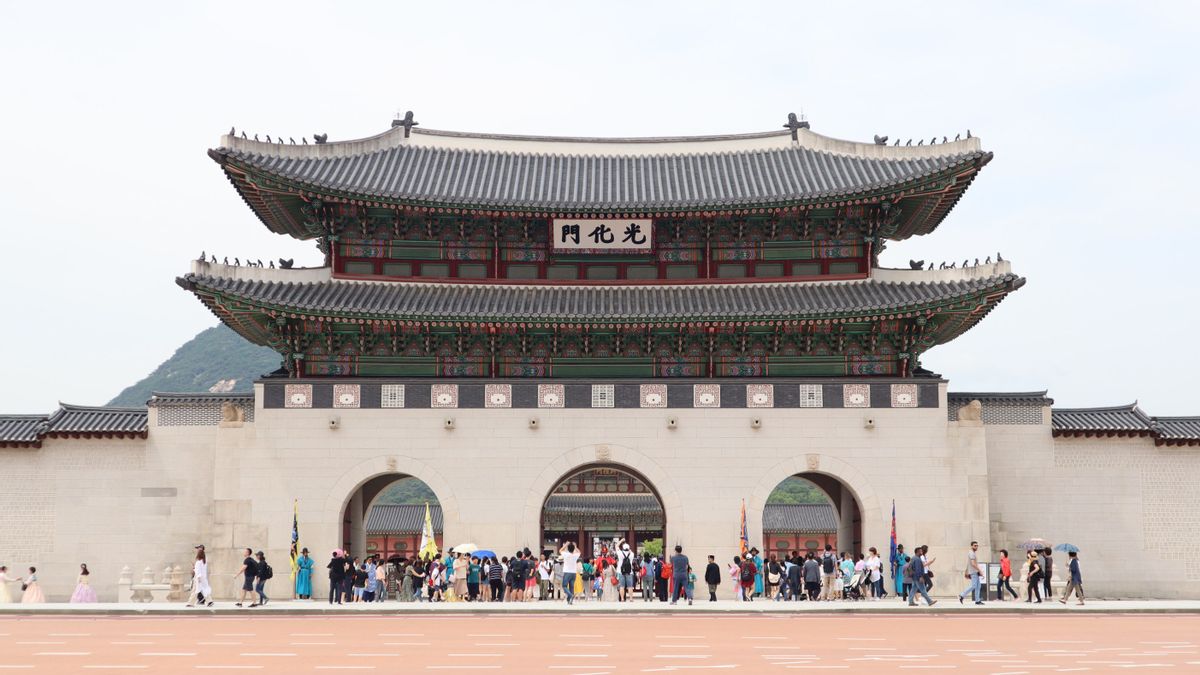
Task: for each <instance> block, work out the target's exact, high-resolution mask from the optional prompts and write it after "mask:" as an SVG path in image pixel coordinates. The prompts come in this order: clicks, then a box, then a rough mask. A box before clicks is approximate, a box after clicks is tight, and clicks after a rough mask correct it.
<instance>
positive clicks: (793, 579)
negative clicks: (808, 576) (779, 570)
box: [784, 551, 804, 602]
mask: <svg viewBox="0 0 1200 675" xmlns="http://www.w3.org/2000/svg"><path fill="white" fill-rule="evenodd" d="M784 568H785V569H784V575H785V576H786V577H787V589H788V599H789V600H791V601H792V602H799V601H801V600H803V599H804V559H803V558H801V557H800V552H799V551H792V554H791V556H790V557H789V558H788V561H787V564H786V565H784Z"/></svg>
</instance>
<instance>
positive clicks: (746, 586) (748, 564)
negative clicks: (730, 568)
mask: <svg viewBox="0 0 1200 675" xmlns="http://www.w3.org/2000/svg"><path fill="white" fill-rule="evenodd" d="M735 560H736V558H735ZM758 578H759V575H758V566H757V565H755V564H754V558H751V557H750V556H746V557H745V558H743V559H742V562H741V567H740V568H739V569H738V579H739V582H738V583H740V584H741V587H742V600H745V601H746V602H754V584H755V583H756V580H757V579H758Z"/></svg>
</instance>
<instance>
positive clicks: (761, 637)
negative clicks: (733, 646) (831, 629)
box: [742, 635, 882, 640]
mask: <svg viewBox="0 0 1200 675" xmlns="http://www.w3.org/2000/svg"><path fill="white" fill-rule="evenodd" d="M742 639H743V640H786V639H787V638H786V637H782V636H778V635H771V636H765V635H748V636H745V637H743V638H742ZM838 639H839V640H844V639H846V638H838ZM881 639H882V638H881Z"/></svg>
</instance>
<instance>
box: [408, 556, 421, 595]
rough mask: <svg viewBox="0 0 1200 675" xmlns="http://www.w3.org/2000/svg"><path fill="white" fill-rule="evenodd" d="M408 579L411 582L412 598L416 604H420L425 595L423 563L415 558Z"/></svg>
mask: <svg viewBox="0 0 1200 675" xmlns="http://www.w3.org/2000/svg"><path fill="white" fill-rule="evenodd" d="M409 579H410V581H411V582H412V597H413V600H414V601H416V602H421V599H422V598H423V597H424V595H425V563H424V562H422V561H421V559H420V558H417V559H416V560H414V561H413V564H412V573H411V574H409Z"/></svg>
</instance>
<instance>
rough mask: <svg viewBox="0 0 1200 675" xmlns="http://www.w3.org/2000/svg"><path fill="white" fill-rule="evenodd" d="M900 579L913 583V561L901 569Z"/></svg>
mask: <svg viewBox="0 0 1200 675" xmlns="http://www.w3.org/2000/svg"><path fill="white" fill-rule="evenodd" d="M900 578H901V579H904V580H905V581H912V580H913V568H912V561H911V560H909V561H908V562H906V563H904V567H901V568H900Z"/></svg>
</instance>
